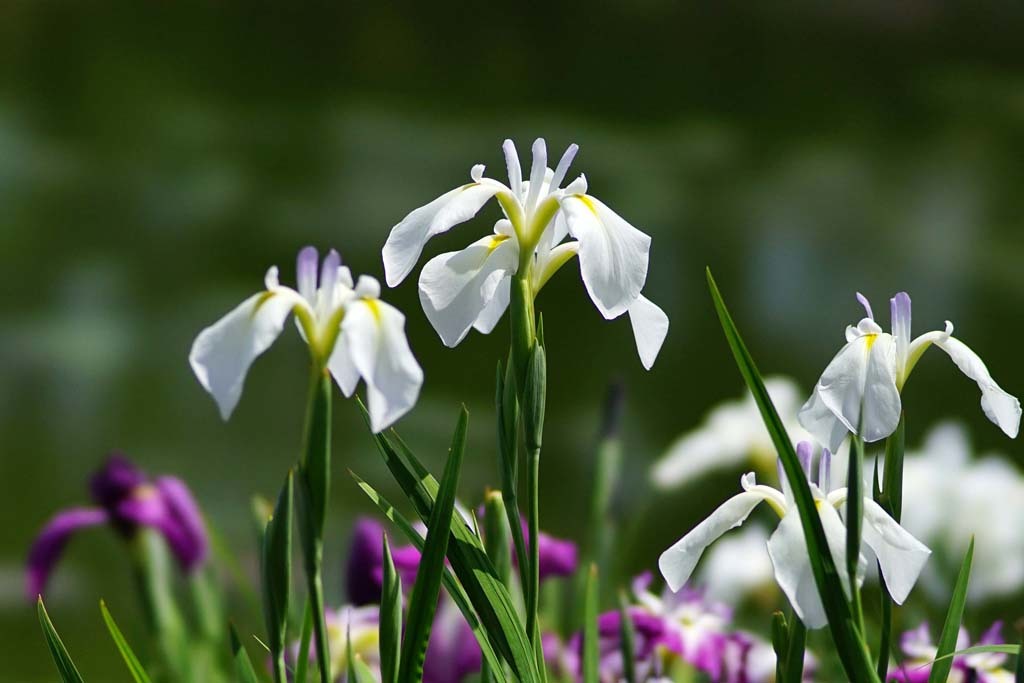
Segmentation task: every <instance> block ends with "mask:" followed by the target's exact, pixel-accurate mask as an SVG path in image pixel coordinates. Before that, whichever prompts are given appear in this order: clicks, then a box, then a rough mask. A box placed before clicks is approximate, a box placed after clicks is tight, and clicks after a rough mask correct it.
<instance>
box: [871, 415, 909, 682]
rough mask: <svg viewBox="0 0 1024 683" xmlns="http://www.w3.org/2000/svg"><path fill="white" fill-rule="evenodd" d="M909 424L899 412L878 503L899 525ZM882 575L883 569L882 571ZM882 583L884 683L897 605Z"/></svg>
mask: <svg viewBox="0 0 1024 683" xmlns="http://www.w3.org/2000/svg"><path fill="white" fill-rule="evenodd" d="M906 433H907V420H906V413H904V412H900V421H899V423H898V424H897V425H896V431H895V432H893V433H892V434H891V435H890V436H889V438H888V439H886V441H885V467H884V470H883V474H882V493H881V495H880V496H878V497H877V498H878V500H877V501H876V502H877V503H878V504H879V505H881V506H882V508H883V509H884V510H885V511H886V512H888V513H889V516H890V517H892V518H893V519H894V520H895V521H896V523H897V524H898V523H899V521H900V516H901V515H902V512H903V451H904V447H905V444H906ZM879 575H881V569H879ZM881 583H882V596H881V597H882V631H881V637H880V638H881V639H880V641H879V646H878V665H877V667H876V670H877V671H878V676H879V678H881V679H883V680H884V677H885V675H886V672H887V671H888V669H889V649H890V647H891V642H892V625H893V624H892V615H893V611H894V609H895V605H894V603H893V600H892V596H890V595H889V589H888V587H887V586H886V585H885V579H882V580H881Z"/></svg>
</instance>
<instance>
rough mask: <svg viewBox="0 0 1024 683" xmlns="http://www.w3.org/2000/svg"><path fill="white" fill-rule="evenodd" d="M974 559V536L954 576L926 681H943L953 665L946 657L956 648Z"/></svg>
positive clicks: (951, 660) (938, 682)
mask: <svg viewBox="0 0 1024 683" xmlns="http://www.w3.org/2000/svg"><path fill="white" fill-rule="evenodd" d="M973 561H974V537H973V536H972V537H971V542H970V543H969V544H968V546H967V552H966V553H965V554H964V561H963V564H961V565H960V573H959V574H958V575H957V577H956V585H955V586H954V587H953V597H952V599H951V600H950V603H949V609H948V610H947V611H946V621H945V623H944V624H943V625H942V633H941V635H939V642H938V647H937V648H936V651H935V658H936V661H935V663H934V664H932V670H931V673H930V674H929V675H928V683H945V681H946V679H947V678H949V671H950V669H951V668H952V666H953V659H952V658H951V657H947V656H946V655H948V654H950V653H951V652H953V651H954V650H955V649H956V638H957V635H958V634H959V631H960V622H961V621H963V616H964V605H965V604H966V603H967V584H968V583H969V582H970V579H971V563H972V562H973Z"/></svg>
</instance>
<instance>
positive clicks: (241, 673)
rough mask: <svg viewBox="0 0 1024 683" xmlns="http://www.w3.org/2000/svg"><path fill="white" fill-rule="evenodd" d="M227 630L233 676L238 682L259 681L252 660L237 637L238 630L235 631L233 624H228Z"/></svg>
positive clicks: (254, 682) (251, 682)
mask: <svg viewBox="0 0 1024 683" xmlns="http://www.w3.org/2000/svg"><path fill="white" fill-rule="evenodd" d="M229 631H230V634H231V659H232V661H233V662H234V665H235V676H236V677H237V678H238V681H239V683H259V678H257V676H256V669H254V668H253V666H252V660H251V659H249V653H248V652H246V650H245V647H244V646H243V645H242V641H241V640H239V639H238V632H237V631H235V625H234V624H231V625H230V626H229Z"/></svg>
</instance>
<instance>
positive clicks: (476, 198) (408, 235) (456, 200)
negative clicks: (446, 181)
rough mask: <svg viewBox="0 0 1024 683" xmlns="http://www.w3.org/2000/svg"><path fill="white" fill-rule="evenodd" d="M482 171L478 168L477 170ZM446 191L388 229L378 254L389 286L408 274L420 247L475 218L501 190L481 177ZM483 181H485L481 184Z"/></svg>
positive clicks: (395, 284)
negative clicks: (386, 237) (381, 259)
mask: <svg viewBox="0 0 1024 683" xmlns="http://www.w3.org/2000/svg"><path fill="white" fill-rule="evenodd" d="M481 172H482V169H481ZM474 180H476V182H472V183H469V184H468V185H463V186H462V187H457V188H455V189H454V190H451V191H450V192H446V193H445V194H443V195H441V196H440V197H438V198H437V199H435V200H434V201H432V202H430V203H429V204H427V205H426V206H421V207H420V208H418V209H415V210H413V211H412V212H411V213H409V215H407V216H406V217H405V218H403V219H402V221H401V222H400V223H399V224H398V225H396V226H395V227H394V228H392V229H391V234H390V235H388V240H387V242H385V244H384V249H383V251H382V252H381V253H382V256H383V258H384V274H385V279H386V280H387V283H388V286H389V287H396V286H398V285H399V284H400V283H401V282H402V280H404V279H405V278H406V276H408V275H409V273H410V272H412V269H413V267H414V266H415V265H416V262H417V261H418V260H419V258H420V254H421V253H423V247H424V245H425V244H426V243H427V241H428V240H429V239H430V238H431V237H433V236H434V235H440V234H441V233H443V232H446V231H448V230H450V229H451V228H453V227H455V226H456V225H458V224H459V223H464V222H465V221H468V220H469V219H470V218H472V217H473V216H475V215H476V214H477V212H478V211H480V209H481V208H482V207H483V205H484V204H486V203H487V200H489V199H490V198H491V197H493V196H494V195H496V194H497V193H498V192H500V191H501V190H503V189H507V188H505V186H504V185H502V184H501V183H498V182H495V181H493V180H489V179H485V178H475V179H474ZM482 180H486V181H487V182H481V181H482Z"/></svg>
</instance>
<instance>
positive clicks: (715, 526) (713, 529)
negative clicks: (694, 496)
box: [658, 491, 765, 592]
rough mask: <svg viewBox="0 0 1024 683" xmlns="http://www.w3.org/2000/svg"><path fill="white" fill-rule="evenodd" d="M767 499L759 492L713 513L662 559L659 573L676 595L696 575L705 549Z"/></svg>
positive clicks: (734, 499)
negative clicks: (696, 569) (695, 568)
mask: <svg viewBox="0 0 1024 683" xmlns="http://www.w3.org/2000/svg"><path fill="white" fill-rule="evenodd" d="M764 499H765V497H764V496H763V495H762V494H761V493H759V492H756V491H744V492H743V493H740V494H737V495H735V496H733V497H732V498H730V499H729V500H727V501H725V502H724V503H722V505H721V506H720V507H719V508H718V509H717V510H715V511H714V512H712V513H711V515H710V516H709V517H708V518H707V519H705V520H704V521H703V522H701V523H700V524H698V525H697V526H695V527H694V528H693V530H692V531H690V533H688V534H686V535H685V536H683V537H682V538H681V539H679V540H678V541H676V543H675V544H674V545H673V546H672V547H671V548H669V549H668V550H666V551H665V552H663V553H662V554H661V557H660V558H658V569H659V570H660V571H661V575H662V576H663V577H665V582H666V583H667V584H668V587H669V588H670V589H671V590H672V591H673V592H675V591H678V590H679V589H680V588H682V587H683V584H685V583H686V581H687V580H688V579H689V578H690V575H691V574H693V569H694V567H696V566H697V561H698V560H700V556H701V555H702V554H703V553H704V549H705V548H707V547H708V546H709V545H711V544H712V543H714V542H715V541H716V540H717V539H718V538H719V537H720V536H721V535H722V534H724V533H725V532H726V531H729V529H733V528H735V527H738V526H739V525H740V524H743V522H744V521H745V520H746V519H747V517H749V516H750V513H751V512H752V511H753V509H754V508H755V507H757V504H758V503H760V502H761V501H763V500H764Z"/></svg>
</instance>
